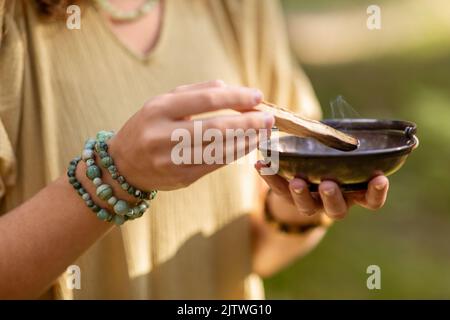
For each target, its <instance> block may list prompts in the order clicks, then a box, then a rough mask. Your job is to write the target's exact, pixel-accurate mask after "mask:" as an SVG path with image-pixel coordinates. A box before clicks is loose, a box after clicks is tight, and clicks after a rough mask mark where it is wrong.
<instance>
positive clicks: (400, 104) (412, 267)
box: [265, 0, 450, 299]
mask: <svg viewBox="0 0 450 320" xmlns="http://www.w3.org/2000/svg"><path fill="white" fill-rule="evenodd" d="M287 2H289V3H287V8H293V6H297V8H298V6H299V2H296V4H294V1H287ZM300 2H304V1H300ZM308 2H312V1H308ZM319 2H320V3H323V4H326V3H331V1H325V0H321V1H319ZM337 2H339V3H341V2H342V3H345V4H347V3H351V2H352V3H355V2H356V1H350V0H348V1H337ZM358 2H359V1H358ZM319 5H320V4H319ZM319 5H318V6H319ZM334 5H336V4H334ZM303 67H304V69H305V71H306V72H307V74H308V76H309V77H310V79H311V81H312V83H313V86H314V88H315V90H316V93H317V95H318V98H319V100H320V102H321V105H322V108H323V110H324V113H325V116H329V115H330V108H329V101H330V100H331V99H334V98H335V97H336V96H337V95H343V96H344V97H345V98H346V100H347V101H348V102H349V103H350V104H351V105H352V106H353V108H355V110H356V111H357V112H359V113H360V114H361V116H363V117H373V118H398V119H405V120H410V121H413V122H416V123H417V125H418V128H419V130H418V136H419V138H420V146H419V148H418V149H417V150H416V151H414V153H413V154H412V155H411V156H410V158H409V159H408V161H407V163H406V164H405V166H404V167H403V168H402V169H401V170H400V171H399V172H397V173H396V174H395V175H393V176H392V177H391V179H390V180H391V191H390V194H389V199H388V202H387V204H386V206H385V207H384V208H383V209H381V210H380V211H379V212H377V213H372V212H368V211H366V210H363V209H359V208H354V209H352V210H351V212H350V215H349V216H348V218H346V219H345V220H344V221H341V222H338V223H336V224H335V225H334V226H333V227H332V228H331V229H330V231H329V233H328V234H327V236H326V238H325V239H324V241H322V243H321V244H320V245H319V246H318V248H316V250H314V251H313V252H312V253H311V254H310V255H308V256H306V257H304V258H303V259H301V260H299V261H297V262H296V263H294V264H293V265H291V266H290V267H288V268H287V269H285V270H284V271H282V272H280V273H279V274H277V275H275V276H274V277H272V278H270V279H267V280H266V281H265V287H266V295H267V297H268V298H274V299H277V298H289V299H316V298H323V299H365V298H368V299H391V298H398V299H443V298H446V299H450V234H449V230H450V78H449V74H450V51H449V52H448V53H447V54H446V55H441V56H440V57H439V58H436V57H435V56H433V55H430V57H428V58H427V57H426V56H424V55H420V56H417V55H414V54H412V55H411V56H408V57H403V58H399V57H395V56H392V57H384V58H380V59H372V60H367V61H363V62H358V63H353V64H346V65H334V66H331V65H323V66H317V65H314V66H308V65H303ZM372 264H375V265H379V266H380V267H381V285H382V289H381V290H373V291H370V290H368V289H367V287H366V279H367V277H368V275H367V274H366V268H367V267H368V266H369V265H372Z"/></svg>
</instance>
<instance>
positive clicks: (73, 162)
mask: <svg viewBox="0 0 450 320" xmlns="http://www.w3.org/2000/svg"><path fill="white" fill-rule="evenodd" d="M77 164H78V161H77V160H75V159H73V160H72V161H70V165H71V166H76V165H77Z"/></svg>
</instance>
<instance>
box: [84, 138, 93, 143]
mask: <svg viewBox="0 0 450 320" xmlns="http://www.w3.org/2000/svg"><path fill="white" fill-rule="evenodd" d="M84 144H95V139H93V138H89V139H87V140H86V142H85V143H84Z"/></svg>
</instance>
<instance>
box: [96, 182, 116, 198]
mask: <svg viewBox="0 0 450 320" xmlns="http://www.w3.org/2000/svg"><path fill="white" fill-rule="evenodd" d="M112 195H113V190H112V188H111V186H110V185H108V184H102V185H100V186H98V187H97V196H98V197H99V198H100V199H102V200H108V199H109V198H111V197H112Z"/></svg>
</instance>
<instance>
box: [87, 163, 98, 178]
mask: <svg viewBox="0 0 450 320" xmlns="http://www.w3.org/2000/svg"><path fill="white" fill-rule="evenodd" d="M86 176H87V177H88V178H89V179H91V180H94V179H95V178H100V177H101V176H102V172H101V171H100V168H99V167H97V166H95V165H94V166H90V167H87V169H86Z"/></svg>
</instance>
